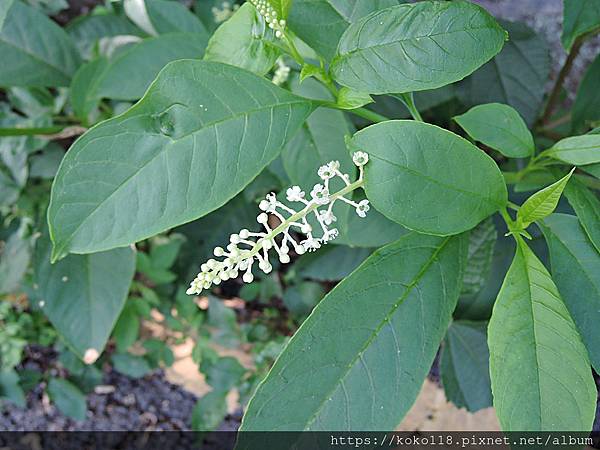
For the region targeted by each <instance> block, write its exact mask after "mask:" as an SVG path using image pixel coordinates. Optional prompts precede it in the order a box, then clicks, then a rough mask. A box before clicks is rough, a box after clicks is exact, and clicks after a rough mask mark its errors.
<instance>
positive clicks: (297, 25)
mask: <svg viewBox="0 0 600 450" xmlns="http://www.w3.org/2000/svg"><path fill="white" fill-rule="evenodd" d="M398 3H400V2H399V1H398V0H368V1H365V0H294V7H293V8H292V10H291V12H290V16H289V26H290V28H292V30H294V32H295V33H296V34H297V35H298V36H300V38H302V39H303V40H304V41H305V42H306V43H307V44H308V45H310V46H311V47H312V48H313V49H314V50H316V51H317V53H319V54H320V55H321V56H323V57H324V58H325V59H327V60H330V59H332V58H333V57H334V55H335V50H336V47H337V44H338V41H339V40H340V37H341V36H342V34H343V33H344V31H345V30H346V28H348V26H349V25H350V24H352V23H354V22H356V21H358V20H359V19H360V18H362V17H364V16H366V15H367V14H370V13H372V12H373V11H377V10H380V9H383V8H387V7H389V6H394V5H397V4H398Z"/></svg>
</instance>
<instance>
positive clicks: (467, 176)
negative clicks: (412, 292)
mask: <svg viewBox="0 0 600 450" xmlns="http://www.w3.org/2000/svg"><path fill="white" fill-rule="evenodd" d="M352 145H353V146H354V147H355V148H360V149H363V150H364V151H366V152H367V153H368V154H369V157H370V158H371V161H370V162H369V164H368V165H367V167H366V174H365V190H366V193H367V197H368V198H369V199H370V200H371V201H372V202H373V205H374V206H375V207H376V208H377V209H378V210H379V211H381V212H382V213H383V214H384V215H386V216H387V217H388V218H390V219H392V220H394V221H396V222H398V223H400V224H402V225H404V226H405V227H407V228H410V229H412V230H415V231H419V232H422V233H429V234H436V235H450V234H456V233H460V232H462V231H465V230H468V229H470V228H473V227H474V226H475V225H477V224H478V223H479V222H480V221H481V220H483V219H485V218H486V217H487V216H489V215H490V214H492V213H493V212H495V211H497V210H498V209H500V208H503V207H504V205H505V204H506V197H507V194H506V186H505V184H504V182H503V181H502V175H501V174H500V171H499V170H498V167H497V166H496V165H495V164H494V162H493V160H492V159H491V158H489V157H488V156H487V155H485V154H484V153H482V152H481V151H479V150H478V149H477V148H476V147H475V146H473V145H472V144H470V143H469V142H468V141H466V140H464V139H462V138H460V137H459V136H457V135H455V134H453V133H451V132H449V131H446V130H443V129H441V128H439V127H436V126H434V125H429V124H425V123H421V122H416V121H410V120H407V121H389V122H384V123H380V124H377V125H372V126H370V127H368V128H365V129H364V130H362V131H359V132H358V133H356V134H355V135H354V138H353V139H352ZM449 149H451V152H450V151H448V150H449ZM448 205H452V206H451V207H450V208H449V206H448Z"/></svg>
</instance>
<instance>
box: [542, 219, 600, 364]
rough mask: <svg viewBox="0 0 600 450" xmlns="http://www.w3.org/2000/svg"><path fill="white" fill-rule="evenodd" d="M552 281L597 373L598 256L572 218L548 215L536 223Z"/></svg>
mask: <svg viewBox="0 0 600 450" xmlns="http://www.w3.org/2000/svg"><path fill="white" fill-rule="evenodd" d="M540 228H541V229H542V232H543V233H544V237H545V238H546V242H547V243H548V248H549V250H550V260H551V263H552V278H553V279H554V281H555V282H556V286H557V287H558V290H559V292H560V294H561V297H562V298H563V300H564V302H565V304H566V305H567V308H568V310H569V312H570V314H571V317H572V318H573V321H574V322H575V324H576V325H577V328H578V329H579V333H580V335H581V338H582V339H583V342H584V344H585V345H586V347H587V350H588V354H589V356H590V360H591V362H592V366H594V368H595V369H596V371H598V370H600V328H599V327H598V312H599V311H600V277H599V276H598V275H599V274H600V253H598V250H597V249H596V248H595V247H594V246H593V245H592V243H591V242H590V240H589V239H588V237H587V235H586V234H585V231H584V230H583V228H582V227H581V225H580V224H579V222H578V220H577V218H576V217H575V216H570V215H567V214H552V215H551V216H550V217H547V218H546V219H544V221H543V222H542V223H541V224H540Z"/></svg>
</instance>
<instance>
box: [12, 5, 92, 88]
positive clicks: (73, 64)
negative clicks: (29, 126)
mask: <svg viewBox="0 0 600 450" xmlns="http://www.w3.org/2000/svg"><path fill="white" fill-rule="evenodd" d="M0 54H1V55H2V67H1V68H0V86H68V84H69V81H70V79H71V77H72V76H73V74H74V73H75V70H76V69H77V66H78V65H79V63H80V62H81V61H80V59H79V54H78V53H77V49H76V48H75V46H74V45H73V43H72V42H71V40H70V39H69V36H68V35H67V33H65V31H64V30H62V29H61V28H60V27H59V26H58V25H57V24H56V23H54V22H53V21H52V20H50V19H49V18H48V17H46V16H45V15H44V14H42V13H41V12H39V11H37V10H36V9H34V8H32V7H30V6H28V5H26V4H24V3H22V2H21V1H19V0H3V1H2V2H0Z"/></svg>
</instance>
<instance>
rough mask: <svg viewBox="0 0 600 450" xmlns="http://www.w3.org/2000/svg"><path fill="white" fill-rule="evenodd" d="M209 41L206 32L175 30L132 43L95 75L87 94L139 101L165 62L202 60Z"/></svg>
mask: <svg viewBox="0 0 600 450" xmlns="http://www.w3.org/2000/svg"><path fill="white" fill-rule="evenodd" d="M206 44H207V38H206V37H204V36H202V35H198V34H188V33H173V34H165V35H162V36H158V37H155V38H150V39H145V40H143V41H142V42H139V43H137V44H133V45H129V46H127V47H125V48H124V49H123V50H121V51H119V52H117V53H116V54H115V55H114V56H113V57H112V58H110V61H109V63H108V64H106V65H104V70H102V72H100V73H96V74H95V77H94V79H93V84H92V86H91V92H88V93H87V96H86V97H87V98H95V99H100V98H112V99H117V100H137V99H139V98H141V97H142V96H143V95H144V92H146V89H147V88H148V86H149V85H150V83H151V82H152V80H154V79H155V78H156V76H157V74H158V73H159V72H160V70H161V69H162V68H163V67H164V66H165V65H167V64H168V63H170V62H171V61H175V60H178V59H200V58H201V57H202V55H203V54H204V49H205V47H206ZM92 64H93V63H92ZM82 70H83V68H82Z"/></svg>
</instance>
